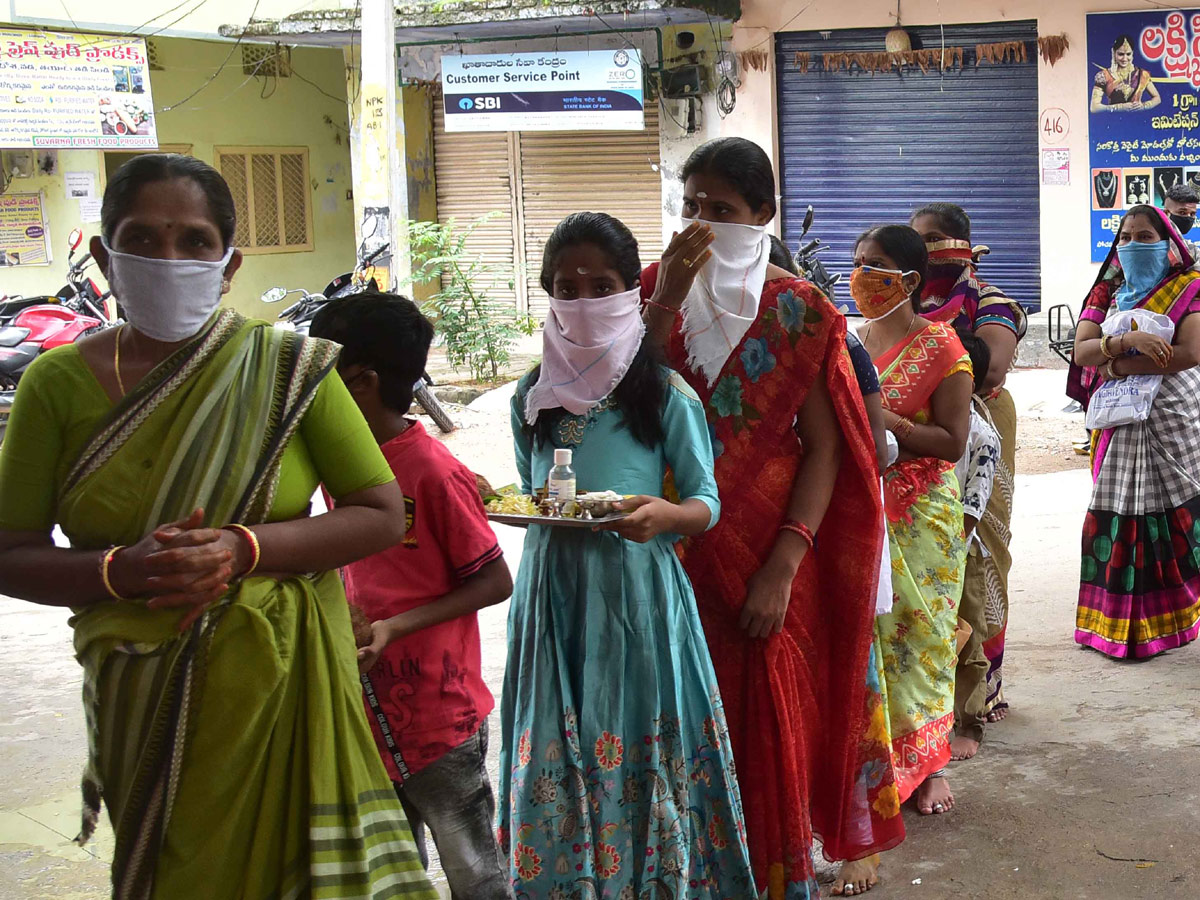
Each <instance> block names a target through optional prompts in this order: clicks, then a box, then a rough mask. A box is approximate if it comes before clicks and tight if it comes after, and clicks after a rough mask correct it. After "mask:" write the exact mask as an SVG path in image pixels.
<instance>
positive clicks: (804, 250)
mask: <svg viewBox="0 0 1200 900" xmlns="http://www.w3.org/2000/svg"><path fill="white" fill-rule="evenodd" d="M820 245H821V239H820V238H814V239H813V240H811V241H809V242H808V243H807V244H805V245H804V246H803V247H801V248H800V253H799V254H798V255H799V256H807V255H808V254H809V253H812V252H813V250H814V249H816V248H817V247H819V246H820Z"/></svg>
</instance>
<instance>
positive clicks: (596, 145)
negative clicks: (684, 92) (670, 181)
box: [520, 102, 663, 320]
mask: <svg viewBox="0 0 1200 900" xmlns="http://www.w3.org/2000/svg"><path fill="white" fill-rule="evenodd" d="M520 152H521V183H520V190H521V201H522V202H521V213H522V217H523V224H524V234H525V265H526V273H525V274H526V282H527V289H528V291H529V293H528V297H529V312H530V313H532V314H533V315H534V316H535V317H536V318H538V319H539V320H540V319H543V318H545V316H546V312H547V309H548V304H547V297H546V292H545V291H543V290H542V287H541V284H540V276H541V271H542V251H543V250H544V249H545V246H546V239H547V238H548V237H550V232H551V231H553V230H554V226H555V225H557V224H558V223H559V222H560V221H561V220H562V219H563V218H564V217H566V216H568V215H570V214H571V213H573V212H581V211H585V210H586V211H590V212H603V213H608V214H609V215H611V216H614V217H615V218H618V219H620V220H621V221H622V222H624V223H625V224H626V225H627V226H628V227H629V230H630V231H632V232H633V234H634V237H636V238H637V240H638V248H639V251H640V253H641V257H642V265H643V266H644V265H647V264H649V263H651V262H653V261H654V260H656V259H658V257H659V256H661V255H662V221H663V213H662V176H661V175H660V174H659V172H658V171H657V170H658V106H657V104H655V103H653V102H648V103H647V104H646V128H645V130H644V131H525V132H521V134H520Z"/></svg>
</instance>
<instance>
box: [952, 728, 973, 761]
mask: <svg viewBox="0 0 1200 900" xmlns="http://www.w3.org/2000/svg"><path fill="white" fill-rule="evenodd" d="M978 752H979V741H977V740H975V738H970V737H967V736H966V735H965V734H956V735H955V736H954V737H952V738H950V758H951V759H971V758H972V757H973V756H974V755H975V754H976V753H978Z"/></svg>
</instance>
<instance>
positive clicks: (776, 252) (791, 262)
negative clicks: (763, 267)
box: [767, 235, 800, 277]
mask: <svg viewBox="0 0 1200 900" xmlns="http://www.w3.org/2000/svg"><path fill="white" fill-rule="evenodd" d="M767 262H769V263H770V264H771V265H773V266H779V268H781V269H784V270H786V271H788V272H791V273H792V274H793V275H795V276H797V277H799V275H800V270H799V269H797V268H796V260H795V258H794V257H793V256H792V254H791V253H789V252H788V248H787V245H786V244H784V242H783V241H781V240H780V239H779V238H777V237H775V235H771V255H770V256H768V257H767Z"/></svg>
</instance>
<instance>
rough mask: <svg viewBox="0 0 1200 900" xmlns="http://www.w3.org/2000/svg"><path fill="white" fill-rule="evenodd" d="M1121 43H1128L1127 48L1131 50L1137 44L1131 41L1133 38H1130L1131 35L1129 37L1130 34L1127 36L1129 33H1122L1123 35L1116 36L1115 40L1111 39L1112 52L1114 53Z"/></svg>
mask: <svg viewBox="0 0 1200 900" xmlns="http://www.w3.org/2000/svg"><path fill="white" fill-rule="evenodd" d="M1122 44H1128V45H1129V49H1130V50H1132V49H1133V48H1134V47H1136V46H1137V44H1135V43H1134V42H1133V38H1132V37H1130V36H1129V35H1127V34H1123V35H1121V36H1120V37H1119V38H1117V39H1116V40H1115V41H1113V46H1112V48H1113V53H1116V52H1117V48H1118V47H1120V46H1121V45H1122Z"/></svg>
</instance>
